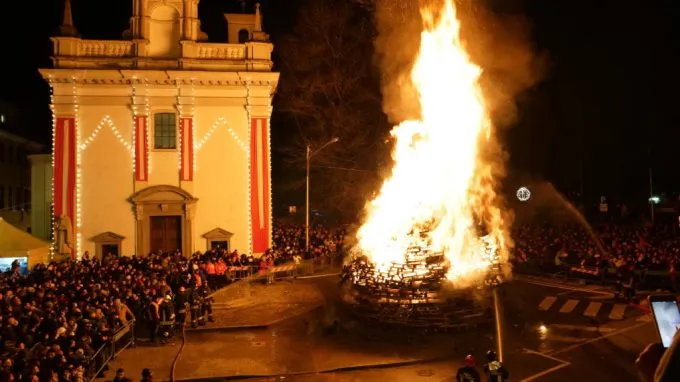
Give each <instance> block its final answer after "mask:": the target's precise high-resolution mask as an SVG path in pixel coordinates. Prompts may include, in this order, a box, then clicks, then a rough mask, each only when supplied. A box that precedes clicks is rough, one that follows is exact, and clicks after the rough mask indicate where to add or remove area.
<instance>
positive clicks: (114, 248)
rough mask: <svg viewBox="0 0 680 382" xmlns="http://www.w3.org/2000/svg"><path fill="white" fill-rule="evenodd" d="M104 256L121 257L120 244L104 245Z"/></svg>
mask: <svg viewBox="0 0 680 382" xmlns="http://www.w3.org/2000/svg"><path fill="white" fill-rule="evenodd" d="M102 254H103V255H104V256H120V253H119V252H118V244H102Z"/></svg>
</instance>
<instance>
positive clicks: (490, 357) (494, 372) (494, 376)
mask: <svg viewBox="0 0 680 382" xmlns="http://www.w3.org/2000/svg"><path fill="white" fill-rule="evenodd" d="M486 359H487V361H488V362H489V363H487V364H486V365H484V374H486V378H487V380H488V381H489V382H504V381H507V380H508V377H509V375H510V374H509V373H508V369H506V368H505V366H504V365H503V364H502V363H501V361H499V360H497V359H496V352H495V351H493V350H489V351H487V352H486Z"/></svg>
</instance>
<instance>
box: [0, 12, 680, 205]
mask: <svg viewBox="0 0 680 382" xmlns="http://www.w3.org/2000/svg"><path fill="white" fill-rule="evenodd" d="M504 1H505V2H513V3H516V4H515V5H516V6H518V7H521V9H522V12H523V13H524V14H525V15H526V16H527V17H528V18H529V20H530V21H531V23H532V31H533V32H532V34H533V40H534V41H535V43H536V47H537V49H538V50H539V51H540V52H544V53H547V55H548V56H549V59H550V64H549V68H548V72H547V75H546V78H545V79H544V80H543V81H542V82H541V83H540V84H539V85H537V86H536V87H534V88H533V89H531V90H530V91H528V92H526V93H525V94H523V95H522V96H521V97H520V100H519V105H520V114H521V116H520V120H519V121H518V122H517V124H516V126H514V127H513V128H512V130H510V131H509V133H508V137H507V140H506V143H507V146H508V151H509V152H510V157H511V159H510V164H511V168H512V174H513V177H514V178H517V179H535V180H538V179H540V180H548V181H551V182H553V183H554V184H555V185H556V186H557V187H558V188H559V189H560V190H562V191H563V192H565V193H566V194H570V193H571V192H574V191H576V190H578V189H579V188H580V186H581V181H583V186H584V188H585V190H586V194H590V195H593V196H594V195H597V196H594V197H595V198H597V197H598V196H599V195H620V196H621V197H627V198H633V197H635V198H644V195H645V194H646V192H647V189H648V167H649V165H650V164H652V165H653V168H654V183H655V188H656V189H657V190H659V191H665V192H674V191H676V190H680V177H678V176H676V174H677V173H678V172H677V170H676V166H677V165H678V164H679V163H680V150H678V149H677V148H676V147H677V146H678V145H679V144H680V139H679V138H680V129H678V126H677V122H676V120H677V116H676V115H677V110H678V106H677V105H676V104H675V102H676V99H678V97H677V95H676V94H677V93H678V89H680V86H679V85H680V78H679V74H678V69H677V68H679V67H680V65H679V64H680V54H679V49H678V48H679V47H680V23H679V22H677V20H680V19H679V16H680V2H678V1H677V0H675V1H674V0H667V1H661V0H646V1H644V2H642V1H620V0H610V1H605V0H496V2H497V3H498V2H504ZM261 2H262V3H263V11H264V16H265V29H267V32H268V33H269V34H271V35H272V36H273V38H275V39H276V38H277V37H278V36H281V35H283V34H285V33H286V32H287V31H289V30H290V28H291V26H292V23H293V21H294V15H295V12H297V11H298V9H296V5H295V4H296V0H264V1H261ZM43 3H44V4H43ZM61 3H62V2H61V1H57V0H53V1H44V2H40V5H41V6H42V8H40V7H38V3H37V2H33V1H2V2H0V14H2V15H3V16H4V18H3V19H4V21H3V23H1V24H0V36H1V37H0V38H1V39H2V42H1V43H2V48H3V49H2V50H3V63H2V68H3V71H4V74H5V78H4V81H3V83H2V85H1V86H0V106H1V107H3V108H6V105H7V103H10V104H12V105H13V106H14V108H15V112H16V116H15V117H14V118H13V120H12V121H11V122H12V123H13V125H12V128H13V129H15V130H18V131H20V132H21V134H22V135H25V136H27V137H29V138H33V139H36V140H39V141H41V142H45V143H48V142H49V129H50V126H51V123H50V121H49V118H50V115H49V110H48V102H49V93H48V88H47V86H46V84H45V83H43V81H42V79H41V78H40V76H39V74H38V71H37V68H39V67H49V65H50V60H49V55H50V53H51V49H52V48H51V45H50V42H49V39H48V38H49V37H50V36H51V35H53V34H55V33H56V30H57V27H58V25H59V24H60V21H61V17H62V4H61ZM72 3H73V14H74V21H75V24H76V27H77V29H78V30H79V32H80V33H81V35H82V36H83V37H84V38H92V39H118V38H119V37H120V34H121V32H122V31H123V30H125V29H127V27H128V19H129V17H130V15H131V4H132V1H131V0H97V1H93V0H72ZM239 9H240V7H239V2H238V1H236V0H201V3H200V16H201V19H202V20H203V22H202V23H203V30H204V31H206V32H207V33H208V35H209V36H210V39H211V41H216V42H217V41H224V40H225V39H226V26H225V23H224V19H223V16H222V13H224V12H227V11H231V12H238V11H239ZM674 21H675V23H674ZM674 24H675V25H674ZM276 121H277V118H276V116H274V117H273V122H274V124H273V126H272V130H273V132H274V134H276V135H277V137H278V138H276V137H275V142H278V144H285V136H286V135H287V132H288V131H291V130H290V129H291V128H290V127H288V126H285V125H283V124H281V125H276ZM282 137H284V138H282ZM650 153H651V155H650Z"/></svg>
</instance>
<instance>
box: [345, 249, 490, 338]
mask: <svg viewBox="0 0 680 382" xmlns="http://www.w3.org/2000/svg"><path fill="white" fill-rule="evenodd" d="M480 242H482V243H484V242H485V241H484V240H480ZM493 250H494V248H493V247H492V246H487V247H486V248H485V253H488V255H489V272H488V275H487V277H486V278H485V280H484V282H482V283H480V284H479V285H478V286H476V287H471V288H458V287H456V286H455V285H454V284H453V283H452V282H451V281H449V280H448V278H447V274H448V272H449V268H450V267H451V264H450V263H449V262H448V260H447V259H446V256H444V254H443V253H435V252H432V251H431V250H430V249H429V247H427V246H419V245H412V246H411V247H409V249H408V251H407V253H406V255H405V256H404V260H403V261H401V262H392V263H390V264H387V265H384V266H383V265H376V264H373V263H372V262H371V261H370V260H369V259H368V258H367V257H366V256H355V258H354V260H353V261H352V262H351V263H350V264H348V265H347V266H346V267H345V270H344V279H345V280H346V281H348V282H349V290H348V293H347V294H346V296H345V299H346V301H348V302H351V303H352V304H353V306H354V308H355V311H356V313H357V314H358V315H359V316H361V317H364V318H367V319H370V320H375V321H379V322H382V323H387V324H396V325H406V326H417V327H437V328H442V329H446V328H454V327H467V326H470V325H476V324H480V323H485V322H489V321H490V320H491V319H492V318H493V312H492V310H491V304H490V303H489V298H490V293H489V287H491V286H495V285H497V284H498V283H500V282H502V279H501V275H502V274H501V272H500V271H501V270H500V263H499V262H498V261H495V260H496V259H495V253H494V252H493Z"/></svg>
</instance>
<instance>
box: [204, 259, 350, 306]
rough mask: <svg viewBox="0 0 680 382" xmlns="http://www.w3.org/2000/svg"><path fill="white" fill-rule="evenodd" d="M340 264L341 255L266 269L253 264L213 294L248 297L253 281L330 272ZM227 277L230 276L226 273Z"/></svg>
mask: <svg viewBox="0 0 680 382" xmlns="http://www.w3.org/2000/svg"><path fill="white" fill-rule="evenodd" d="M341 265H342V257H341V256H332V257H320V258H315V259H309V260H303V261H301V262H300V263H299V264H295V263H294V262H287V263H284V264H280V265H277V266H274V267H272V268H269V269H266V270H263V269H260V268H259V266H253V267H251V269H249V270H247V271H246V270H244V271H243V272H245V275H244V276H243V277H241V278H237V279H232V280H235V282H233V283H231V284H229V285H226V286H225V287H223V288H220V289H219V290H216V291H215V293H214V294H213V295H216V294H219V295H220V296H221V300H229V299H231V300H235V299H240V298H249V297H251V288H250V287H251V285H252V284H253V283H257V282H261V283H271V282H273V281H274V280H282V279H295V278H296V277H303V276H310V275H314V274H318V273H320V272H330V271H334V270H339V268H338V267H340V266H341ZM227 277H230V275H229V274H228V273H227Z"/></svg>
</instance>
